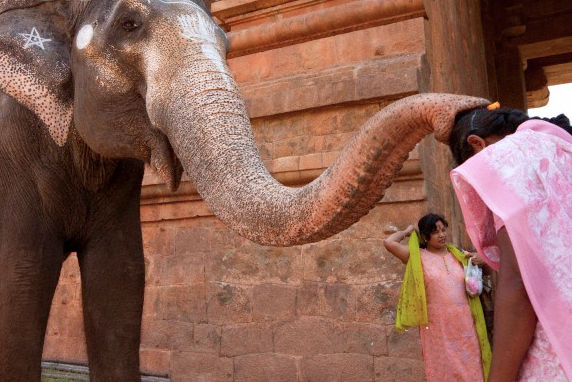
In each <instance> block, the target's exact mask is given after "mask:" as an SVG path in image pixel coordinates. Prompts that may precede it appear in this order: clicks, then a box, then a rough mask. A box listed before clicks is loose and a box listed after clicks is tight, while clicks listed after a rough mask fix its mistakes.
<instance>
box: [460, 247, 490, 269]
mask: <svg viewBox="0 0 572 382" xmlns="http://www.w3.org/2000/svg"><path fill="white" fill-rule="evenodd" d="M463 253H464V254H465V255H467V257H468V258H469V259H471V262H472V263H473V264H474V265H478V266H479V267H482V266H483V265H486V262H485V260H483V258H482V257H481V256H480V255H479V254H478V253H477V252H468V251H465V250H463Z"/></svg>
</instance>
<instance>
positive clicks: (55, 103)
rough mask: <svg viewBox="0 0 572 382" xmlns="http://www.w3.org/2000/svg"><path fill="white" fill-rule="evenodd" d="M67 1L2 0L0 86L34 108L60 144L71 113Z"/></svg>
mask: <svg viewBox="0 0 572 382" xmlns="http://www.w3.org/2000/svg"><path fill="white" fill-rule="evenodd" d="M68 24H69V22H68V6H67V4H66V3H65V1H64V0H0V91H3V92H4V93H6V94H8V95H9V96H11V97H13V98H15V99H16V100H17V101H18V102H20V103H21V104H22V105H24V106H25V107H27V108H28V109H30V110H32V111H33V112H34V113H35V114H36V115H37V116H38V117H39V118H40V120H41V121H42V122H43V123H44V124H45V125H46V127H47V128H48V130H49V132H50V135H51V136H52V138H53V139H54V141H55V142H56V143H57V144H58V145H59V146H63V145H64V144H65V143H66V140H67V136H68V134H69V129H70V126H71V122H72V117H73V103H72V100H73V97H72V94H71V91H72V90H71V89H72V86H71V83H72V79H71V70H70V45H71V37H70V33H69V31H68Z"/></svg>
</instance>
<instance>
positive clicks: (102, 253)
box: [0, 0, 488, 381]
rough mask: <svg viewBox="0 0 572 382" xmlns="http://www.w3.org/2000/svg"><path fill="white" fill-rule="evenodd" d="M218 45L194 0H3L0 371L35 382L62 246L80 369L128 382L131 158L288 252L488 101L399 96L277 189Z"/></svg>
mask: <svg viewBox="0 0 572 382" xmlns="http://www.w3.org/2000/svg"><path fill="white" fill-rule="evenodd" d="M228 49H229V39H228V37H227V35H226V34H225V33H224V32H223V30H222V29H221V28H220V27H219V26H217V24H216V23H215V22H214V21H213V20H212V18H211V16H210V13H209V11H208V9H207V7H206V6H205V4H204V3H202V2H201V0H0V192H1V197H0V265H1V266H0V269H1V270H0V343H1V344H2V346H0V380H1V381H14V380H18V381H38V380H40V375H41V366H40V364H41V357H42V347H43V342H44V336H45V331H46V325H47V320H48V316H49V311H50V306H51V301H52V298H53V295H54V291H55V288H56V285H57V283H58V278H59V274H60V269H61V266H62V263H63V261H64V260H65V259H66V257H67V256H68V255H69V254H70V253H73V252H75V253H76V254H77V257H78V261H79V266H80V276H81V293H82V304H83V317H84V330H85V337H86V343H87V353H88V362H89V367H90V377H91V379H92V380H93V381H134V380H139V345H140V331H141V316H142V306H143V291H144V279H145V269H144V268H145V267H144V258H143V245H142V234H141V227H140V212H139V202H140V191H141V182H142V177H143V173H144V166H145V163H147V164H149V166H150V167H151V168H153V169H154V170H155V171H156V172H157V173H158V174H159V175H160V176H161V177H162V179H163V180H164V181H165V183H166V184H167V185H168V186H169V188H170V189H171V190H173V191H174V190H176V189H177V187H178V185H179V183H180V180H181V176H182V174H183V171H185V172H186V173H187V174H188V176H189V178H190V179H191V180H192V181H193V182H194V184H195V185H196V188H197V190H198V192H199V193H200V195H201V196H202V198H203V199H204V200H205V201H206V203H207V204H208V206H209V208H210V209H211V210H212V211H213V213H214V214H215V215H216V216H218V217H219V218H220V219H221V220H222V221H223V222H224V223H225V224H226V225H228V226H229V227H230V228H231V229H233V230H235V231H236V232H238V233H239V234H240V235H243V236H244V237H247V238H248V239H250V240H253V241H255V242H257V243H260V244H263V245H272V246H292V245H299V244H304V243H310V242H315V241H319V240H322V239H325V238H328V237H330V236H332V235H334V234H336V233H338V232H340V231H342V230H344V229H346V228H348V227H349V226H351V225H352V224H354V223H355V222H356V221H358V220H359V219H360V217H361V216H363V215H365V214H367V212H368V211H369V210H370V209H371V208H373V206H374V204H375V203H376V202H377V201H378V200H379V199H380V198H381V197H382V196H383V193H384V191H385V190H386V189H387V187H389V186H390V185H391V181H392V179H393V177H394V176H395V174H396V172H397V171H398V170H399V169H400V167H401V165H402V162H403V161H404V160H405V159H406V158H407V156H408V153H409V151H410V150H411V149H413V147H414V146H415V144H416V143H417V142H419V141H420V140H421V139H422V138H423V137H424V136H425V135H427V134H430V133H432V132H435V134H436V136H437V138H439V137H441V139H444V138H443V137H444V136H446V134H447V131H448V128H449V126H450V125H451V124H452V121H453V119H454V116H455V115H456V114H457V113H458V112H460V111H462V110H466V109H470V108H473V107H476V106H480V105H483V104H486V103H488V101H486V100H483V99H480V98H473V97H468V96H455V95H449V94H418V95H413V96H410V97H407V98H404V99H401V100H398V101H396V102H394V103H392V104H391V105H390V106H388V107H386V108H384V109H383V110H382V111H380V112H379V113H378V114H377V115H375V116H374V117H372V118H371V119H370V120H369V121H368V122H367V123H366V124H365V125H364V126H363V127H362V128H361V129H360V130H359V132H358V133H357V134H356V135H355V137H354V138H353V139H352V140H351V141H350V142H349V143H348V145H347V147H346V148H345V149H344V151H343V152H342V153H341V154H340V156H339V158H338V159H337V160H336V161H335V162H334V163H333V164H332V165H331V166H330V167H329V168H328V169H327V170H326V171H325V172H324V173H323V174H322V175H321V176H320V177H319V178H317V179H316V180H315V181H313V182H312V183H310V184H308V185H306V186H304V187H301V188H289V187H286V186H284V185H282V184H280V183H279V182H277V181H276V180H275V179H274V178H273V177H272V176H271V175H270V174H269V173H268V171H267V170H266V168H265V167H264V164H263V162H262V160H261V159H260V154H259V152H258V149H257V146H256V143H255V141H254V137H253V133H252V129H251V125H250V120H249V118H248V113H247V110H246V107H245V103H244V100H243V99H242V97H241V96H240V92H239V89H238V87H237V84H236V82H235V80H234V79H233V77H232V74H231V72H230V70H229V68H228V66H227V63H226V54H227V51H228ZM110 355H111V356H110Z"/></svg>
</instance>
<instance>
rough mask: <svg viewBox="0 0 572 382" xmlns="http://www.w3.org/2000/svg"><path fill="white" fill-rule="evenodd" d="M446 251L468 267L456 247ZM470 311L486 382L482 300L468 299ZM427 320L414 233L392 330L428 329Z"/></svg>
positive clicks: (487, 351)
mask: <svg viewBox="0 0 572 382" xmlns="http://www.w3.org/2000/svg"><path fill="white" fill-rule="evenodd" d="M447 249H448V250H449V251H450V252H451V253H452V254H453V256H455V258H456V259H457V260H458V261H459V262H460V263H461V264H463V265H464V266H466V265H467V263H468V259H467V256H466V255H464V254H463V253H461V251H459V250H458V249H457V248H456V247H455V246H453V245H451V244H447ZM467 298H468V300H469V308H470V309H471V316H472V317H473V322H474V323H475V328H476V330H477V336H478V338H479V345H480V348H481V364H482V366H483V373H484V377H485V381H486V380H488V378H489V370H490V367H491V358H492V352H491V346H490V344H489V339H488V337H487V327H486V324H485V317H484V314H483V308H482V306H481V300H480V299H479V296H478V295H477V296H475V297H470V296H468V295H467ZM428 323H429V319H428V317H427V300H426V296H425V282H424V279H423V267H422V265H421V252H420V250H419V238H418V236H417V233H416V232H415V231H413V232H412V233H411V237H410V238H409V260H408V261H407V266H406V268H405V275H404V276H403V285H402V286H401V292H400V294H399V302H398V304H397V319H396V321H395V328H396V329H397V331H398V332H403V331H404V330H405V329H407V327H410V326H420V325H427V324H428Z"/></svg>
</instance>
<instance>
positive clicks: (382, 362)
mask: <svg viewBox="0 0 572 382" xmlns="http://www.w3.org/2000/svg"><path fill="white" fill-rule="evenodd" d="M375 381H376V382H389V381H395V382H418V381H425V369H424V365H423V361H422V360H414V359H406V358H401V357H398V358H395V357H376V358H375Z"/></svg>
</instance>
